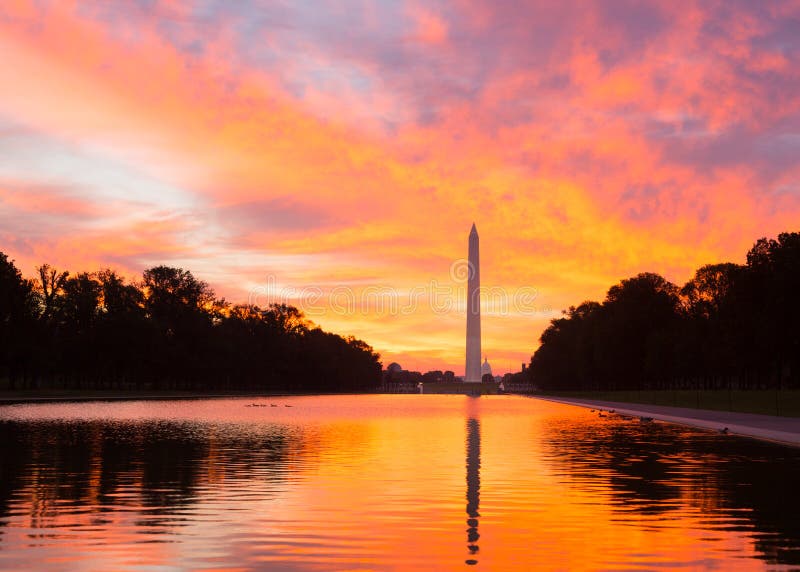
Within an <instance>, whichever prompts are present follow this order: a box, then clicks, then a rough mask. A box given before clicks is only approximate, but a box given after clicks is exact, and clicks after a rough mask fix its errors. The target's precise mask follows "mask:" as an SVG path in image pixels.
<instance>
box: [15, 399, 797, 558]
mask: <svg viewBox="0 0 800 572" xmlns="http://www.w3.org/2000/svg"><path fill="white" fill-rule="evenodd" d="M254 403H255V404H257V405H259V406H258V407H252V406H251V405H253V404H254ZM271 405H272V406H271ZM0 445H1V446H2V455H1V456H0V569H9V570H73V569H80V570H97V571H108V570H179V569H197V570H215V569H219V570H222V569H225V570H259V569H262V570H369V569H375V570H408V569H434V570H453V569H484V570H534V569H544V570H553V569H563V570H582V569H592V570H596V569H611V570H642V569H654V568H657V569H676V568H681V569H704V568H715V569H719V570H733V569H735V570H761V569H781V568H786V569H791V568H793V567H797V566H798V565H800V518H798V514H800V494H798V486H799V485H798V483H800V453H798V449H794V448H789V447H783V446H779V445H772V444H768V443H762V442H757V441H751V440H747V439H741V438H736V437H731V436H727V435H718V434H715V433H712V432H704V431H698V430H693V429H688V428H682V427H677V426H674V425H668V424H662V423H651V424H641V423H639V422H638V421H635V420H625V419H621V418H599V417H598V416H597V415H596V414H593V413H590V412H589V411H588V410H586V409H582V408H578V407H573V406H568V405H562V404H555V403H549V402H543V401H539V400H534V399H527V398H522V397H510V396H484V397H481V398H469V397H464V396H447V395H374V396H323V397H288V398H265V399H258V400H254V399H253V398H247V399H208V400H172V401H167V400H165V401H122V402H89V403H47V404H26V405H13V406H4V407H0Z"/></svg>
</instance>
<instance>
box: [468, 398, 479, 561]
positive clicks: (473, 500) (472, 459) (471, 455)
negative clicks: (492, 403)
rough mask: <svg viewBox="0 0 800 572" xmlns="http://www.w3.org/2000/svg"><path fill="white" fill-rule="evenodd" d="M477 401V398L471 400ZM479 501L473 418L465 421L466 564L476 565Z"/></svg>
mask: <svg viewBox="0 0 800 572" xmlns="http://www.w3.org/2000/svg"><path fill="white" fill-rule="evenodd" d="M471 399H477V398H471ZM480 501H481V422H480V420H478V419H476V418H475V417H470V418H469V419H467V516H468V517H469V518H467V527H468V528H467V549H468V550H469V553H470V555H473V557H470V558H469V559H468V560H467V561H466V563H467V564H477V563H478V561H477V560H476V559H475V558H474V555H475V554H476V553H477V552H478V550H479V548H478V539H479V538H480V537H481V535H480V534H478V517H479V516H480V513H479V512H478V508H479V506H480Z"/></svg>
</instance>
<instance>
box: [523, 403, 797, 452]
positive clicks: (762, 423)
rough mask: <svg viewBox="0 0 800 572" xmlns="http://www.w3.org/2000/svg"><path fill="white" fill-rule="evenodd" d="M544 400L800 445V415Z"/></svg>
mask: <svg viewBox="0 0 800 572" xmlns="http://www.w3.org/2000/svg"><path fill="white" fill-rule="evenodd" d="M536 398H537V399H544V400H547V401H555V402H558V403H565V404H567V405H577V406H580V407H591V408H593V409H605V410H606V411H610V410H612V409H613V410H614V411H615V412H616V413H620V414H622V415H633V416H636V417H652V418H653V419H658V420H660V421H667V422H669V423H679V424H681V425H689V426H691V427H700V428H702V429H711V430H714V431H719V430H721V429H723V428H725V427H727V428H728V433H729V434H731V435H742V436H744V437H753V438H755V439H763V440H766V441H775V442H778V443H784V444H788V445H795V446H800V418H798V417H776V416H773V415H757V414H754V413H735V412H732V411H710V410H708V409H689V408H686V407H668V406H665V405H648V404H646V403H622V402H618V401H598V400H594V399H573V398H570V397H540V396H536Z"/></svg>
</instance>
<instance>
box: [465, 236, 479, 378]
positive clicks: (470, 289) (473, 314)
mask: <svg viewBox="0 0 800 572" xmlns="http://www.w3.org/2000/svg"><path fill="white" fill-rule="evenodd" d="M468 259H469V265H468V270H469V272H468V274H467V276H468V278H467V367H466V369H465V375H464V381H466V382H470V383H475V382H480V381H481V266H480V256H479V254H478V229H477V228H475V223H473V224H472V230H471V231H470V232H469V256H468Z"/></svg>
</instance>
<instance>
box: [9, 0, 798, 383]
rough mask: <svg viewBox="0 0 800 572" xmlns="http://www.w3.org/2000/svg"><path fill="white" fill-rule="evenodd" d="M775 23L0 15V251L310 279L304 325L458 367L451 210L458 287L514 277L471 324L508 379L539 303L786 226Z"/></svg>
mask: <svg viewBox="0 0 800 572" xmlns="http://www.w3.org/2000/svg"><path fill="white" fill-rule="evenodd" d="M500 30H502V33H501V32H499V31H500ZM797 38H800V7H798V5H797V4H796V3H792V2H777V3H772V4H770V5H769V6H761V5H752V6H747V5H736V6H726V7H724V9H723V8H719V7H711V6H709V5H706V4H705V3H703V2H697V3H691V4H682V5H681V6H675V5H674V3H669V2H654V3H651V4H648V5H640V4H637V3H625V2H622V3H620V2H613V3H611V2H595V3H591V4H586V3H580V4H577V3H570V2H567V3H559V4H558V5H557V6H553V5H551V4H550V3H546V2H532V3H529V4H527V5H526V6H525V7H518V8H514V9H512V8H510V7H506V6H498V5H496V4H495V3H490V2H469V3H463V2H448V1H441V2H434V3H427V4H425V5H424V6H423V5H422V4H420V3H416V2H400V3H393V4H382V3H375V4H370V5H367V6H364V5H361V4H353V5H351V6H350V7H349V8H347V7H342V6H337V5H334V4H330V3H323V4H321V5H315V6H313V7H311V6H305V7H304V6H302V5H300V4H297V5H291V6H278V5H272V4H262V3H260V2H242V3H236V4H235V5H233V4H230V3H225V2H215V1H207V2H199V1H198V2H187V3H175V2H167V1H153V2H140V3H137V2H125V3H122V2H37V3H34V2H27V1H25V0H19V1H17V0H13V1H12V2H4V3H3V5H2V7H0V83H2V85H3V86H6V89H4V90H3V94H2V95H1V96H0V251H3V252H6V253H7V254H8V255H9V257H10V258H14V259H16V261H17V264H18V265H19V266H20V268H21V269H22V270H23V273H24V274H26V275H27V276H31V275H33V271H34V267H35V266H36V265H38V264H41V263H44V262H48V263H50V264H54V265H56V266H58V267H59V268H63V269H68V270H71V271H73V272H75V271H81V270H94V269H98V268H100V267H104V266H111V267H115V268H118V269H119V270H121V271H122V272H124V273H125V274H127V275H128V276H136V275H139V274H140V273H141V271H142V270H143V269H144V268H146V267H148V266H153V265H157V264H162V263H163V264H170V265H176V266H182V267H184V268H188V269H191V270H192V271H193V272H194V273H195V274H196V275H197V276H198V277H199V278H201V279H203V280H206V281H208V282H209V283H210V284H211V285H212V286H213V287H214V288H215V290H216V291H217V293H218V294H219V295H224V296H225V297H227V298H228V299H229V300H232V301H237V302H238V301H242V302H244V301H248V300H249V299H253V298H259V296H262V297H263V294H264V292H267V288H269V287H270V284H272V285H273V286H275V287H276V288H277V289H278V291H283V292H284V293H285V292H288V291H292V292H295V293H302V292H309V289H317V290H319V291H320V292H322V296H321V297H320V298H318V300H317V301H318V302H320V301H321V302H320V303H319V304H317V305H315V306H313V307H312V308H311V309H312V311H308V310H309V308H306V310H307V314H308V316H309V318H310V319H312V320H313V321H314V322H316V323H318V324H320V325H321V326H323V327H324V328H326V329H329V330H333V331H336V332H339V333H341V334H344V335H349V334H352V335H355V336H357V337H360V338H362V339H364V340H365V341H367V342H368V343H370V344H372V345H373V346H374V347H375V349H376V350H377V351H379V352H380V353H381V354H382V355H383V360H384V363H388V362H390V361H399V362H400V363H402V364H403V365H404V366H406V367H409V368H412V369H420V370H426V369H453V370H455V371H456V372H457V373H459V374H460V373H461V372H462V370H463V354H464V312H463V307H461V306H459V304H458V292H459V288H460V287H461V285H460V284H459V283H458V282H457V281H456V280H454V279H453V276H452V273H451V268H452V266H453V264H454V263H455V262H456V261H458V260H460V259H463V258H465V257H466V250H467V234H468V232H469V228H470V225H471V224H472V222H473V220H474V221H475V222H476V223H477V225H478V228H479V229H480V234H481V278H482V283H483V285H484V286H487V287H493V288H498V289H500V290H502V291H503V292H505V293H506V294H507V295H508V296H510V297H511V296H514V295H515V293H517V292H520V291H523V290H524V289H532V290H534V291H535V296H534V299H533V300H532V301H531V302H530V303H529V304H528V305H527V306H526V307H525V308H524V309H522V310H521V309H520V307H519V306H516V307H514V306H513V304H512V305H511V307H510V309H508V310H507V311H496V312H492V310H491V309H488V311H487V312H485V313H484V316H483V348H484V351H485V352H486V353H488V354H489V358H490V361H492V363H493V365H494V368H495V371H499V372H503V371H506V370H517V369H518V368H519V364H520V362H523V361H527V360H528V359H529V357H530V355H531V353H532V351H533V350H534V349H535V347H536V344H537V340H538V337H539V334H540V333H541V331H542V330H543V328H544V327H545V326H546V325H547V323H548V321H549V320H550V319H551V318H552V317H553V315H555V314H557V313H558V311H559V310H561V309H562V308H565V307H567V306H569V305H571V304H577V303H580V302H581V301H582V300H584V299H587V298H593V299H598V298H601V297H602V296H603V294H604V292H605V290H606V289H607V288H608V286H609V285H611V284H613V283H615V282H617V281H618V280H619V279H621V278H624V277H626V276H629V275H632V274H636V273H638V272H641V271H654V272H659V273H661V274H663V275H664V276H665V277H666V278H668V279H670V280H673V281H676V282H682V281H685V280H686V279H688V278H689V277H690V275H691V274H692V272H693V271H694V269H695V268H697V267H699V266H701V265H702V264H705V263H712V262H720V261H726V260H732V261H735V262H741V261H742V260H743V258H744V254H745V252H746V251H747V249H748V248H749V247H750V246H751V244H752V243H753V241H755V239H756V238H758V237H759V236H764V235H770V236H772V235H775V234H777V233H778V232H781V231H784V230H792V229H793V226H794V225H796V221H797V220H798V215H800V165H798V163H797V161H796V160H795V158H796V157H797V153H798V151H800V143H799V142H800V137H799V136H798V134H800V131H798V129H800V99H798V98H797V96H796V93H797V92H798V89H799V88H800V74H798V71H797V70H798V69H800V66H799V65H798V63H800V62H799V61H798V60H800V40H798V39H797ZM271 281H272V282H271ZM434 283H435V284H437V285H441V286H442V287H444V288H450V289H451V291H452V292H453V300H454V303H453V305H452V307H450V308H449V309H447V311H437V309H436V307H435V306H434V305H432V304H431V303H430V296H431V292H432V290H431V285H432V284H434ZM337 288H341V289H343V290H342V291H350V292H353V293H354V294H353V295H354V296H355V297H356V298H358V299H360V300H362V301H363V300H364V299H365V298H364V293H365V292H367V294H369V293H370V292H374V291H376V290H380V289H386V291H391V292H395V293H396V294H395V295H396V296H397V298H398V300H399V301H400V302H402V301H403V300H411V298H412V296H411V295H410V294H411V293H414V292H419V291H420V289H422V290H424V291H425V292H424V293H423V294H421V295H420V296H419V299H418V300H417V302H418V303H417V305H416V306H412V305H410V303H409V306H408V307H411V308H412V311H407V312H394V313H392V312H387V311H385V310H381V309H380V308H378V307H377V306H376V302H374V301H373V302H369V300H370V298H369V296H366V300H367V303H364V304H361V305H360V306H359V307H358V309H357V310H355V311H352V312H340V311H337V308H336V302H335V298H332V297H331V296H330V294H331V291H335V289H337ZM317 290H314V291H315V292H316V291H317ZM426 296H427V298H426ZM295 299H298V298H295ZM372 300H377V298H374V297H373V298H372ZM301 307H302V305H301Z"/></svg>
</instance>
